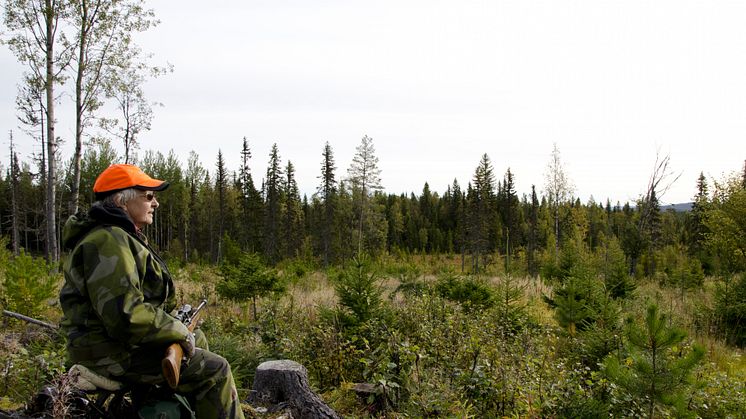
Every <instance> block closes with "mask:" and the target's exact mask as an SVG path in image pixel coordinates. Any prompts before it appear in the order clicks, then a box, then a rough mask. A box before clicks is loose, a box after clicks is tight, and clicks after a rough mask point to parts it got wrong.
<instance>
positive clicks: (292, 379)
mask: <svg viewBox="0 0 746 419" xmlns="http://www.w3.org/2000/svg"><path fill="white" fill-rule="evenodd" d="M249 403H250V404H252V405H278V404H284V405H287V406H288V407H289V408H290V412H291V413H292V414H293V417H294V418H298V419H305V418H309V419H315V418H319V419H327V418H333V419H341V416H339V415H338V414H337V412H335V411H334V410H333V409H332V408H330V407H329V406H327V405H326V403H324V401H323V400H321V398H320V397H319V396H318V395H317V394H316V393H314V392H313V391H311V388H310V387H309V385H308V371H307V370H306V367H304V366H303V365H301V364H299V363H297V362H295V361H290V360H280V361H267V362H263V363H261V364H260V365H259V366H258V367H257V368H256V375H255V376H254V386H253V389H252V391H251V395H250V396H249Z"/></svg>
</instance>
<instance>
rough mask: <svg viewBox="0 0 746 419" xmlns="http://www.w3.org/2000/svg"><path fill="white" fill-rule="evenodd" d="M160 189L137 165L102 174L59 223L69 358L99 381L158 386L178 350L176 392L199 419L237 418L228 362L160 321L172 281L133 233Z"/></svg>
mask: <svg viewBox="0 0 746 419" xmlns="http://www.w3.org/2000/svg"><path fill="white" fill-rule="evenodd" d="M167 187H168V182H164V181H162V180H157V179H153V178H151V177H150V176H148V175H147V174H145V173H144V172H143V171H142V170H140V169H139V168H138V167H136V166H132V165H126V164H116V165H111V166H109V167H108V168H107V169H106V170H104V171H103V172H102V173H101V174H100V175H99V177H98V178H97V179H96V183H95V185H94V187H93V191H94V192H95V194H96V199H98V201H97V202H95V203H94V204H93V205H92V206H91V209H90V211H88V213H87V214H81V213H79V214H76V215H74V216H72V217H70V219H69V220H68V221H67V222H66V223H65V227H64V229H63V246H64V247H65V248H67V249H68V250H69V251H70V254H69V256H68V258H67V261H66V263H65V266H64V273H65V285H64V287H63V288H62V291H61V292H60V303H61V305H62V310H63V312H64V318H63V320H62V322H61V327H62V330H63V331H64V332H65V333H66V335H67V350H68V357H69V359H70V361H71V362H73V363H76V364H81V365H83V366H85V367H87V368H89V369H90V370H92V371H94V372H96V373H98V374H100V375H102V376H104V377H108V378H112V379H115V380H118V381H122V382H125V383H129V384H159V383H163V382H164V377H163V374H162V370H161V360H162V359H163V356H164V353H165V350H166V348H167V347H168V346H169V345H170V344H173V343H178V344H179V345H180V346H181V347H182V349H183V350H184V355H185V357H187V360H186V362H185V363H184V364H183V366H182V369H181V378H180V381H179V384H178V386H177V387H176V389H175V392H176V393H178V394H181V395H183V396H185V397H186V398H187V399H188V400H189V402H190V404H191V407H192V409H194V411H195V413H196V415H197V417H198V418H243V413H242V412H241V406H240V403H239V401H238V396H237V394H236V386H235V384H234V382H233V375H232V374H231V369H230V365H229V364H228V361H226V360H225V359H224V358H223V357H221V356H220V355H217V354H215V353H212V352H210V351H209V350H208V347H207V340H206V339H205V337H204V334H203V333H202V332H201V331H197V334H196V335H197V336H196V339H195V335H193V334H192V333H191V332H189V330H188V329H187V327H186V326H185V325H184V324H182V323H181V322H180V321H179V320H177V319H176V318H175V317H173V316H172V315H170V314H169V313H170V312H171V311H172V310H173V309H174V308H175V297H174V295H175V292H174V285H173V282H172V280H171V275H170V274H169V272H168V268H167V267H166V263H165V262H164V261H163V259H161V258H160V256H158V255H157V254H156V253H155V252H154V251H153V249H152V248H151V247H150V246H149V245H148V242H147V239H146V238H145V236H144V235H143V233H142V231H141V229H142V228H143V227H144V226H145V225H148V224H151V223H152V222H153V212H154V211H155V209H156V208H158V200H157V199H156V197H155V192H156V191H163V190H165V189H166V188H167ZM195 340H196V342H195Z"/></svg>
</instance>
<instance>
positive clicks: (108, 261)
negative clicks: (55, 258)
mask: <svg viewBox="0 0 746 419" xmlns="http://www.w3.org/2000/svg"><path fill="white" fill-rule="evenodd" d="M62 240H63V243H62V244H63V246H64V247H65V248H66V249H68V250H69V251H70V253H69V255H68V257H67V259H66V260H65V264H64V273H65V284H64V286H63V287H62V290H61V291H60V304H61V306H62V311H63V314H64V316H63V319H62V322H61V327H62V330H63V332H64V333H66V335H67V349H68V357H69V359H70V361H72V362H74V363H79V364H83V365H85V366H86V367H88V368H91V369H93V370H94V371H96V372H98V373H99V374H104V375H107V376H118V375H122V374H123V373H124V372H125V371H127V370H128V367H129V365H130V362H131V360H135V359H138V357H142V356H149V357H158V358H157V359H158V360H160V359H161V358H162V357H163V354H164V352H165V348H166V347H167V346H168V344H169V343H173V342H177V341H182V340H184V338H185V336H186V334H187V333H188V329H187V328H186V326H184V325H183V324H182V323H181V322H179V321H178V320H176V319H175V318H174V317H172V316H171V315H169V314H168V312H169V311H171V310H172V309H173V308H174V303H175V297H174V289H173V282H172V280H171V276H170V274H169V272H168V268H167V267H166V264H165V263H164V262H163V260H162V259H161V258H160V257H159V256H158V255H157V254H156V253H155V252H154V251H153V250H152V249H151V248H150V246H149V245H148V244H147V241H146V240H145V237H144V236H143V235H142V234H141V233H140V232H138V231H137V230H136V229H135V226H134V224H132V222H131V221H130V220H129V218H127V216H126V215H125V214H124V212H123V211H122V210H121V209H119V208H111V207H104V206H100V205H94V206H93V207H92V208H91V210H90V211H89V212H88V214H77V215H74V216H72V217H70V218H69V219H68V220H67V222H66V223H65V226H64V228H63V232H62Z"/></svg>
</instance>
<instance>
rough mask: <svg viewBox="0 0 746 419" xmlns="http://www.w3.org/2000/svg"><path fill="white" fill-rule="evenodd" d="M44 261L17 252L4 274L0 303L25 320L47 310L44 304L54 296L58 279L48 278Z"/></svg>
mask: <svg viewBox="0 0 746 419" xmlns="http://www.w3.org/2000/svg"><path fill="white" fill-rule="evenodd" d="M50 270H51V268H50V266H49V265H48V264H47V262H46V261H45V260H44V259H41V258H34V257H33V256H31V255H29V254H27V253H26V252H25V251H21V254H20V255H18V256H16V257H14V258H12V259H11V260H10V263H9V264H8V266H7V268H6V270H5V280H4V281H3V284H2V285H3V288H4V292H3V294H4V295H3V298H4V300H5V301H3V303H4V305H5V307H7V308H8V310H11V311H17V312H19V313H21V314H25V315H27V316H29V317H36V316H38V315H39V314H41V313H42V312H43V311H44V308H46V307H47V305H48V304H47V301H48V300H49V299H51V298H54V297H55V296H56V295H57V283H58V276H57V275H51V274H50V273H49V272H50Z"/></svg>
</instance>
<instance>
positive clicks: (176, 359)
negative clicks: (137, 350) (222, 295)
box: [161, 300, 207, 389]
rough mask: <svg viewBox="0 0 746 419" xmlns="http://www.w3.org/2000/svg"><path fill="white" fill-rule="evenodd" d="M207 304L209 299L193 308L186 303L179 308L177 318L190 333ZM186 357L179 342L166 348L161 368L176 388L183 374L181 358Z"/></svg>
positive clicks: (172, 386) (173, 387)
mask: <svg viewBox="0 0 746 419" xmlns="http://www.w3.org/2000/svg"><path fill="white" fill-rule="evenodd" d="M206 305H207V300H202V302H201V303H200V304H199V305H198V306H197V308H195V309H194V310H192V306H190V305H189V304H186V305H184V307H182V308H181V309H179V311H178V313H177V314H176V316H177V318H178V319H179V320H181V322H182V323H184V324H185V325H186V327H187V329H189V333H191V332H193V331H194V328H195V327H196V326H197V323H198V322H199V317H200V314H202V313H201V310H202V309H203V308H205V306H206ZM182 358H184V350H183V349H181V345H180V344H178V343H172V344H171V345H169V346H168V348H167V349H166V355H165V357H164V358H163V361H161V368H163V376H164V377H166V382H168V385H169V386H170V387H171V388H172V389H175V388H176V386H178V385H179V376H180V375H181V360H182Z"/></svg>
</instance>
